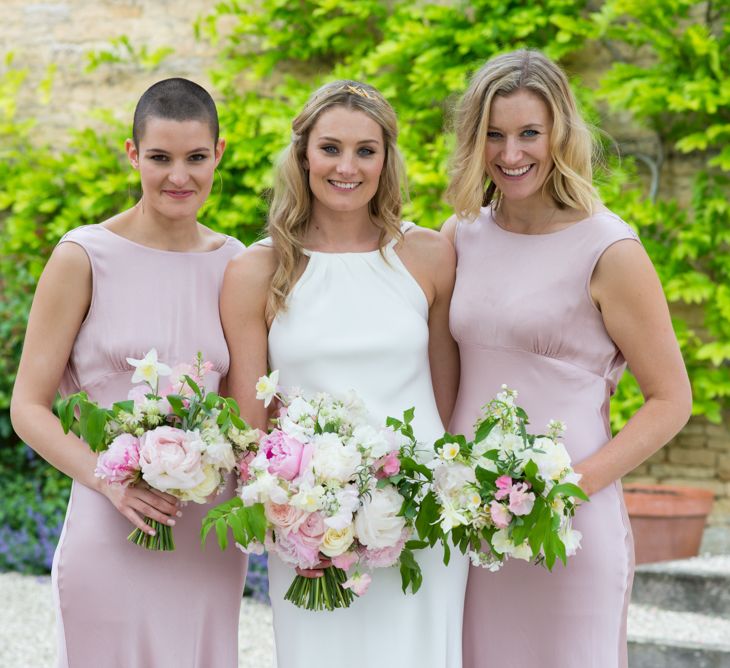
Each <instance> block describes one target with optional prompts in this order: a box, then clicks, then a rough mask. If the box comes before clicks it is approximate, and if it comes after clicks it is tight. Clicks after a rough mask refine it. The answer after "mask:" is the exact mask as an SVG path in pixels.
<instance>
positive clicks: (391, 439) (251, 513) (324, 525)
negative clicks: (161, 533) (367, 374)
mask: <svg viewBox="0 0 730 668" xmlns="http://www.w3.org/2000/svg"><path fill="white" fill-rule="evenodd" d="M277 380H278V372H276V371H274V372H273V373H272V374H271V376H270V377H263V378H262V379H260V380H259V383H258V384H257V391H258V394H257V398H260V399H264V401H265V402H266V404H267V405H268V403H269V402H270V401H271V400H272V398H274V397H275V396H276V397H277V398H278V399H279V401H280V404H281V408H280V410H279V411H278V414H277V416H276V418H275V419H274V421H273V422H274V427H273V429H272V430H271V431H270V432H269V434H268V435H266V436H265V437H264V438H262V439H261V441H260V443H259V444H258V448H257V450H256V451H255V452H251V453H250V454H249V455H247V456H246V458H245V459H244V463H243V465H242V467H241V488H240V493H239V497H238V498H237V499H234V500H232V501H231V502H229V503H226V504H223V505H222V506H219V507H218V508H216V509H214V510H212V511H211V512H210V513H209V514H208V517H206V519H205V521H204V525H203V531H202V536H203V537H205V535H206V534H207V532H208V531H209V530H210V529H211V528H212V527H213V526H215V528H216V531H217V532H218V535H219V539H221V547H222V548H225V545H226V531H227V527H230V528H231V529H232V531H233V536H234V539H235V540H236V542H237V543H239V544H240V545H241V546H242V547H243V548H244V549H245V550H247V551H255V550H257V549H263V548H265V549H267V550H268V551H269V552H272V553H275V554H276V555H277V556H278V557H279V558H280V559H281V560H282V561H284V562H285V563H288V564H291V565H292V566H293V567H298V568H301V569H312V568H317V567H319V568H321V567H322V566H324V569H323V575H322V577H321V578H307V577H303V576H301V575H297V576H296V577H295V578H294V581H293V582H292V585H291V587H290V588H289V590H288V591H287V593H286V596H285V598H286V600H288V601H291V602H292V603H293V604H294V605H296V606H298V607H302V608H306V609H308V610H323V609H326V610H333V609H335V608H346V607H348V606H349V605H350V604H351V603H352V601H353V597H354V595H357V596H361V595H363V594H364V593H365V592H366V590H367V588H368V585H369V584H370V581H371V576H370V575H369V574H368V573H367V572H365V570H364V569H366V568H367V569H373V568H384V567H388V566H393V565H394V564H396V563H399V562H400V567H401V574H402V581H403V588H404V591H405V589H406V587H407V586H408V585H410V586H411V589H412V590H413V591H414V592H415V591H416V590H417V589H418V587H419V586H420V583H421V575H420V569H419V568H418V564H417V562H416V561H415V559H414V558H413V554H412V552H411V548H414V547H420V545H419V544H410V543H409V542H408V538H409V535H410V533H411V526H412V520H410V519H409V518H407V517H406V516H404V515H401V509H402V508H403V505H404V497H403V496H402V495H401V494H400V492H399V488H398V486H397V485H396V484H394V483H393V482H391V478H392V477H393V476H396V475H397V474H398V473H399V471H400V469H401V451H400V447H399V441H398V439H397V436H396V433H395V432H394V431H393V430H391V429H387V428H382V429H377V428H375V427H373V426H372V425H371V424H370V423H369V422H368V420H367V416H366V412H365V408H364V406H363V405H362V403H361V402H360V400H359V399H358V398H357V397H356V396H355V395H354V394H350V395H349V396H347V397H346V398H344V399H342V400H340V399H336V398H334V397H332V396H330V395H328V394H324V393H320V394H316V395H314V396H307V395H305V394H303V393H301V392H297V391H294V392H292V393H291V394H287V393H283V392H281V393H279V392H277V387H276V383H277ZM411 417H412V415H411ZM348 571H349V572H350V575H349V576H348Z"/></svg>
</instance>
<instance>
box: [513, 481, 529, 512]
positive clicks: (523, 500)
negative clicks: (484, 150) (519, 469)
mask: <svg viewBox="0 0 730 668" xmlns="http://www.w3.org/2000/svg"><path fill="white" fill-rule="evenodd" d="M529 488H530V487H529V485H528V484H527V483H525V482H521V483H518V484H517V485H513V487H512V490H511V491H510V493H509V510H510V512H511V513H513V514H515V515H529V514H530V513H531V512H532V507H533V506H534V505H535V495H534V494H533V493H532V492H528V491H527V490H528V489H529Z"/></svg>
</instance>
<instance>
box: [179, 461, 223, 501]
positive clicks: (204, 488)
mask: <svg viewBox="0 0 730 668" xmlns="http://www.w3.org/2000/svg"><path fill="white" fill-rule="evenodd" d="M203 475H204V476H205V477H204V479H203V481H202V482H201V483H200V484H199V485H198V486H197V487H193V489H188V490H186V491H184V492H182V493H181V494H180V498H181V499H182V500H183V501H193V502H194V503H206V502H207V501H208V497H209V496H210V495H211V494H213V492H215V491H216V489H218V485H220V483H221V477H220V475H219V473H218V471H217V470H216V468H215V467H214V466H204V467H203Z"/></svg>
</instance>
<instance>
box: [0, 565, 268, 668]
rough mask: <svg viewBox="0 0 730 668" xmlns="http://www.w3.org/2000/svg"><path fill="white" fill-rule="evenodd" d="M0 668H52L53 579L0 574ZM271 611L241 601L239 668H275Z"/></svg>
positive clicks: (54, 653) (53, 650)
mask: <svg viewBox="0 0 730 668" xmlns="http://www.w3.org/2000/svg"><path fill="white" fill-rule="evenodd" d="M0 602H1V603H0V668H53V666H54V665H55V663H54V662H55V656H56V647H55V645H56V635H55V633H56V631H55V627H56V623H55V619H54V612H53V600H52V597H51V580H50V578H48V577H34V576H27V575H19V574H17V573H2V574H0ZM273 646H274V637H273V633H272V630H271V609H270V608H269V606H267V605H264V604H263V603H258V602H256V601H252V600H251V599H250V598H245V599H243V605H242V606H241V617H240V624H239V629H238V666H239V668H272V666H273Z"/></svg>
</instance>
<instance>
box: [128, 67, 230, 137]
mask: <svg viewBox="0 0 730 668" xmlns="http://www.w3.org/2000/svg"><path fill="white" fill-rule="evenodd" d="M153 116H154V117H156V118H166V119H170V120H173V121H202V122H203V123H207V124H208V127H209V128H210V133H211V135H213V140H214V143H216V144H217V143H218V134H219V128H218V110H217V109H216V107H215V102H213V98H212V97H211V96H210V94H209V93H208V91H207V90H205V88H203V87H202V86H199V85H198V84H196V83H194V82H193V81H189V80H188V79H182V78H180V77H175V78H172V79H163V80H162V81H158V82H157V83H155V84H152V86H150V87H149V88H148V89H147V90H146V91H145V92H144V93H143V94H142V97H141V98H139V102H137V107H136V108H135V110H134V121H133V123H132V138H133V140H134V145H135V146H136V147H137V148H139V142H140V140H141V139H142V136H143V135H144V131H145V125H146V123H147V119H148V118H150V117H153Z"/></svg>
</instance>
